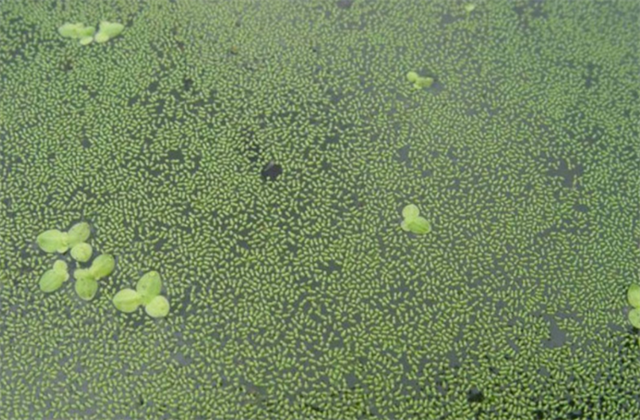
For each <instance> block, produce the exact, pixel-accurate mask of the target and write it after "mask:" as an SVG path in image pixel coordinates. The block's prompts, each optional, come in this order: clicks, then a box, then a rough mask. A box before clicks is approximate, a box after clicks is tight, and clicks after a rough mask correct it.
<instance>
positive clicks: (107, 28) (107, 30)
mask: <svg viewBox="0 0 640 420" xmlns="http://www.w3.org/2000/svg"><path fill="white" fill-rule="evenodd" d="M123 30H124V25H123V24H122V23H116V22H107V21H106V20H103V21H102V22H100V31H99V32H98V33H102V34H104V35H106V36H107V37H108V38H113V37H114V36H118V35H120V33H121V32H122V31H123ZM96 41H97V39H96Z"/></svg>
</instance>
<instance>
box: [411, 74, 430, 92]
mask: <svg viewBox="0 0 640 420" xmlns="http://www.w3.org/2000/svg"><path fill="white" fill-rule="evenodd" d="M407 80H408V81H410V82H411V83H413V87H414V88H416V89H422V88H428V87H430V86H431V85H432V84H433V82H434V79H433V77H422V76H420V75H418V73H416V72H415V71H410V72H409V73H407Z"/></svg>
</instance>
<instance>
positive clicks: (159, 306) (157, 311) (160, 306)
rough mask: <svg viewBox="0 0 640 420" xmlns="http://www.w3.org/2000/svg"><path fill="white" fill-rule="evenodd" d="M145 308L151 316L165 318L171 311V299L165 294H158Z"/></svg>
mask: <svg viewBox="0 0 640 420" xmlns="http://www.w3.org/2000/svg"><path fill="white" fill-rule="evenodd" d="M144 310H145V312H147V314H148V315H149V316H150V317H151V318H163V317H165V316H167V314H168V313H169V301H168V300H167V298H165V297H164V296H156V297H154V298H153V299H152V300H151V302H149V304H148V305H147V306H145V307H144Z"/></svg>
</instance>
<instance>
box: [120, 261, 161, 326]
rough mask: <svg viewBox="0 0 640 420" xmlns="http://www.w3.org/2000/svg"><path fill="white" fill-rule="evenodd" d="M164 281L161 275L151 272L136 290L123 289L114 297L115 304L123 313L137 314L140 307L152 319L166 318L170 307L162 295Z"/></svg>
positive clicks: (142, 278) (139, 281)
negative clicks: (142, 307)
mask: <svg viewBox="0 0 640 420" xmlns="http://www.w3.org/2000/svg"><path fill="white" fill-rule="evenodd" d="M161 291H162V280H161V279H160V273H158V272H157V271H150V272H148V273H146V274H145V275H143V276H142V277H140V280H138V283H137V284H136V290H133V289H122V290H120V291H119V292H118V293H116V295H115V296H114V297H113V304H114V306H115V307H116V309H118V310H119V311H121V312H124V313H132V312H135V311H136V310H137V309H138V307H139V306H140V305H142V306H144V309H145V312H146V313H147V314H148V315H149V316H150V317H152V318H164V317H165V316H167V315H168V314H169V310H170V305H169V301H168V300H167V298H165V297H164V296H161V295H160V292H161Z"/></svg>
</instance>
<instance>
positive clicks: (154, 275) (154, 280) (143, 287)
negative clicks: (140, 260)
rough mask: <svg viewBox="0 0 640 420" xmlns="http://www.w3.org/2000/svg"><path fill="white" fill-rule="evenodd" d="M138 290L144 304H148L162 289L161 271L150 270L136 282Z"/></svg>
mask: <svg viewBox="0 0 640 420" xmlns="http://www.w3.org/2000/svg"><path fill="white" fill-rule="evenodd" d="M136 291H137V292H138V294H139V295H140V298H141V299H142V304H143V305H147V304H148V303H149V302H150V301H151V300H152V299H153V298H154V297H156V296H158V295H159V294H160V292H161V291H162V280H161V279H160V273H158V272H157V271H150V272H148V273H146V274H145V275H143V276H142V277H140V280H138V283H137V284H136Z"/></svg>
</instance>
